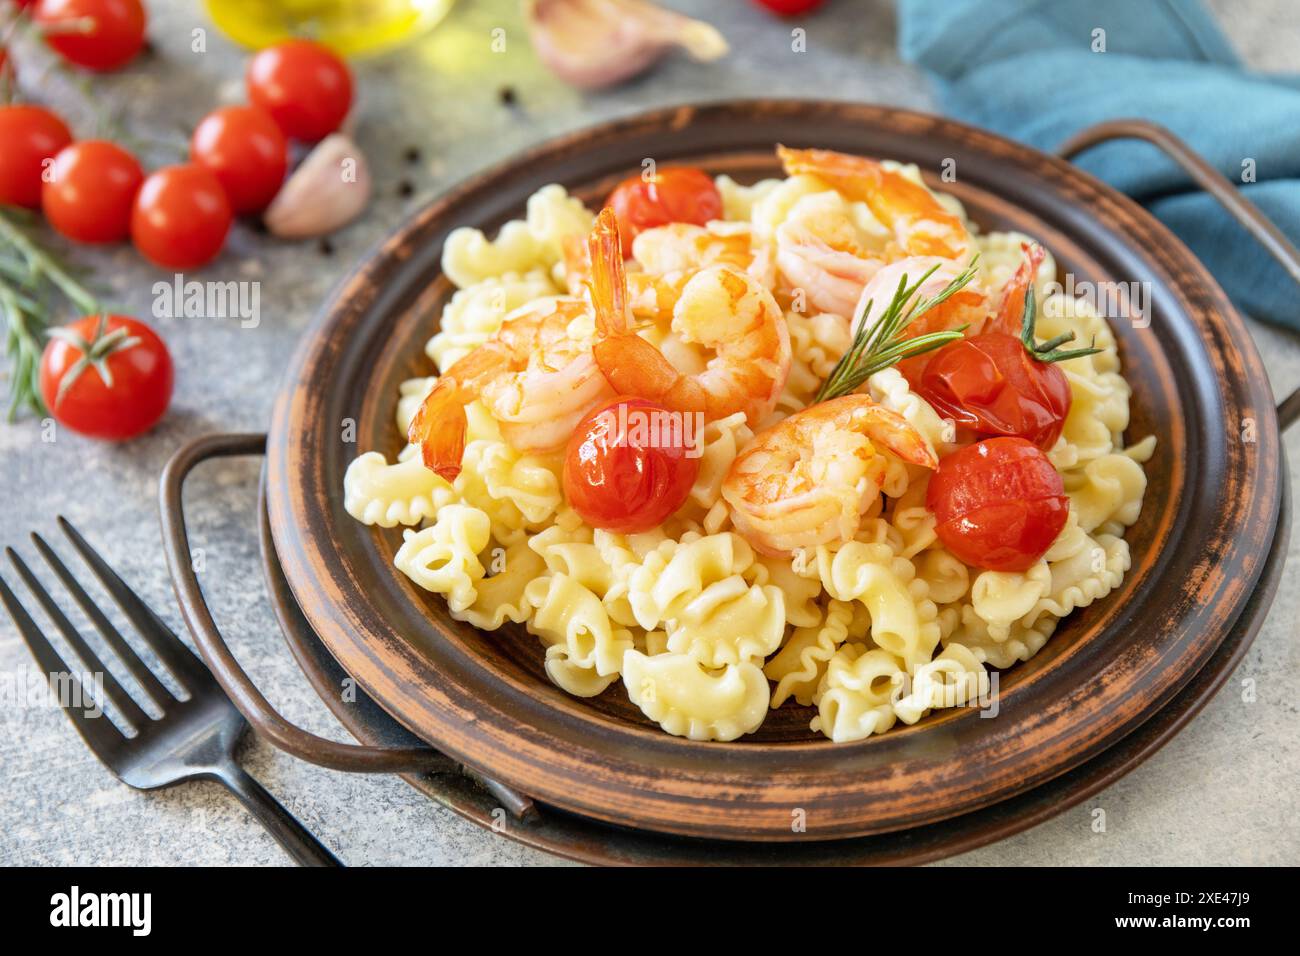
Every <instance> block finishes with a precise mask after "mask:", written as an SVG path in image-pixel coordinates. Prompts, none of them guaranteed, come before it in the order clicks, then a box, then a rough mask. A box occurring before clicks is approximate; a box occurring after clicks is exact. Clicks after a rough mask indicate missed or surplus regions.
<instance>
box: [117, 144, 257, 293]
mask: <svg viewBox="0 0 1300 956" xmlns="http://www.w3.org/2000/svg"><path fill="white" fill-rule="evenodd" d="M232 218H233V217H232V215H231V212H230V200H228V199H227V198H226V191H225V190H224V189H222V188H221V183H219V182H218V181H217V177H216V176H213V175H212V173H210V172H208V171H207V170H206V169H204V168H203V167H202V166H196V165H194V164H193V163H187V164H185V165H183V166H165V167H163V168H162V169H160V170H158V171H157V172H156V173H152V174H151V175H150V176H149V178H148V179H146V180H145V181H144V185H143V186H141V187H140V192H139V193H138V194H137V195H136V197H135V208H134V209H133V210H132V212H131V241H132V242H134V243H135V247H136V248H137V249H139V250H140V252H141V253H142V254H143V255H144V256H145V257H146V258H147V259H149V260H150V261H152V262H153V263H155V264H156V265H159V266H162V267H163V268H164V269H196V268H198V267H199V266H201V265H203V264H205V263H207V262H209V261H210V260H212V259H213V258H214V257H215V256H216V254H217V253H218V252H220V251H221V246H222V244H223V243H225V241H226V233H228V232H229V231H230V222H231V219H232Z"/></svg>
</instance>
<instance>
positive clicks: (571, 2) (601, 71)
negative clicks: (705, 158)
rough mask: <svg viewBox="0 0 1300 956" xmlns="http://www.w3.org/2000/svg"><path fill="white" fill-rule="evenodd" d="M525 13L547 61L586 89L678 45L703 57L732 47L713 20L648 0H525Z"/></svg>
mask: <svg viewBox="0 0 1300 956" xmlns="http://www.w3.org/2000/svg"><path fill="white" fill-rule="evenodd" d="M524 15H525V18H526V19H527V22H528V32H529V36H530V37H531V38H532V41H533V47H534V49H536V51H537V55H538V56H539V57H540V58H541V60H542V62H543V63H545V64H546V65H547V66H548V67H549V68H550V69H551V71H552V72H553V73H555V74H556V75H557V76H559V77H560V78H561V79H562V80H565V81H566V82H568V83H571V84H573V85H574V86H578V87H581V88H583V89H598V88H600V87H604V86H611V85H613V84H615V83H621V82H622V81H624V80H627V79H630V78H632V77H633V76H636V75H637V74H638V73H641V72H642V71H644V70H646V69H648V68H649V67H651V66H653V65H654V64H655V63H657V62H658V61H659V60H660V59H661V58H662V57H664V56H665V55H666V54H667V53H668V52H669V51H670V50H671V49H672V48H673V47H674V46H677V47H681V48H682V49H683V50H685V51H686V53H687V54H689V55H690V56H692V57H694V58H695V59H697V60H701V61H708V60H716V59H718V58H719V57H721V56H723V55H725V54H726V53H727V50H728V46H727V41H726V40H725V39H723V36H722V34H720V33H719V32H718V31H717V30H716V29H715V28H714V27H713V26H711V25H710V24H708V23H705V22H703V21H702V20H692V19H691V18H690V17H686V16H683V15H682V14H680V13H675V12H673V11H671V10H665V9H664V8H663V7H660V6H657V5H656V4H653V3H650V2H648V0H525V4H524Z"/></svg>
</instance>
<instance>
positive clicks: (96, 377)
mask: <svg viewBox="0 0 1300 956" xmlns="http://www.w3.org/2000/svg"><path fill="white" fill-rule="evenodd" d="M173 379H174V372H173V368H172V357H171V353H169V352H168V351H167V346H166V344H164V342H163V340H162V339H160V338H159V337H158V335H157V333H155V332H154V330H153V329H151V328H149V326H147V325H145V324H144V323H143V322H140V321H138V320H137V319H133V318H131V317H130V316H125V315H87V316H84V317H83V318H80V319H78V320H77V321H76V322H73V323H72V324H71V325H67V326H64V327H63V328H60V329H54V330H53V331H51V333H50V341H49V342H48V343H46V345H45V351H44V353H42V355H41V397H42V398H44V399H45V405H46V407H47V408H49V410H50V413H51V414H52V415H53V416H54V418H55V420H56V421H58V422H59V423H60V424H62V425H66V426H67V427H68V428H71V429H72V430H73V431H75V432H80V433H81V434H83V435H89V436H90V437H92V438H104V439H107V440H109V441H123V440H125V439H127V438H133V437H134V436H136V435H139V434H140V433H141V432H144V431H147V430H148V429H150V428H152V427H153V425H154V424H155V423H156V422H157V421H158V419H160V418H162V415H163V412H165V411H166V410H167V404H168V403H169V402H170V401H171V397H172V384H173Z"/></svg>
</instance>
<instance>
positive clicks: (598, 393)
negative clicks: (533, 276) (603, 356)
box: [407, 296, 613, 481]
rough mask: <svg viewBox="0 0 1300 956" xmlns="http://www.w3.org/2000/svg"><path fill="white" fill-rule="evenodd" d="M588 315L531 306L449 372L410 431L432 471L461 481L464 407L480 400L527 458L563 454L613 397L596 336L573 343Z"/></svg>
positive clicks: (564, 303) (551, 305)
mask: <svg viewBox="0 0 1300 956" xmlns="http://www.w3.org/2000/svg"><path fill="white" fill-rule="evenodd" d="M588 314H589V309H588V306H587V304H586V303H585V302H584V301H582V300H581V299H576V298H571V297H567V296H562V297H555V298H551V299H542V300H538V301H537V302H533V303H529V304H528V305H525V306H523V307H522V308H520V309H517V310H515V311H514V312H512V313H511V314H510V315H508V316H506V318H505V321H504V322H502V323H501V328H500V329H498V330H497V331H496V333H495V334H494V335H493V336H492V337H491V338H490V339H488V340H487V342H485V343H484V344H483V345H480V346H479V347H478V348H476V349H475V350H474V351H472V352H470V353H469V354H468V355H466V356H465V357H464V358H462V359H461V360H460V361H458V362H456V363H455V364H454V365H452V366H451V368H449V369H448V370H447V371H446V373H444V374H443V375H442V376H441V377H440V378H439V379H438V383H437V384H436V385H435V386H434V387H433V390H432V391H431V392H430V393H429V395H428V397H427V398H425V400H424V402H423V404H421V405H420V408H419V410H418V411H417V412H416V413H415V417H414V418H412V419H411V425H410V428H409V430H408V431H407V438H408V439H409V440H410V441H411V443H412V444H416V445H419V446H420V454H421V457H422V458H423V459H424V464H425V467H427V468H430V469H432V470H433V471H436V472H437V473H438V474H439V475H441V476H442V477H444V478H446V479H447V480H448V481H451V480H453V479H455V477H456V476H457V475H458V474H460V461H461V455H462V454H463V453H464V451H465V429H466V427H467V421H466V418H465V406H466V405H467V404H469V403H470V402H471V401H473V400H474V399H475V398H478V399H480V400H481V401H482V402H483V404H484V405H486V406H487V409H488V411H489V412H491V413H492V416H493V417H494V418H495V419H496V420H497V421H498V422H499V423H500V425H501V434H502V436H503V437H504V438H505V440H506V441H507V442H509V443H510V445H511V446H512V447H514V448H516V449H518V450H520V451H525V452H534V451H551V450H553V449H556V448H559V447H561V446H562V445H563V444H564V443H565V441H567V440H568V438H569V436H570V434H572V432H573V430H574V429H575V428H576V427H577V425H578V422H579V421H580V420H581V419H582V416H583V415H585V414H586V413H587V412H588V411H590V410H591V409H592V408H593V407H594V406H595V405H596V404H597V403H599V402H601V401H603V400H604V399H607V398H612V397H613V392H612V391H611V390H610V387H609V384H608V382H606V381H605V376H604V375H602V374H601V371H600V368H599V366H597V365H596V362H595V359H594V358H593V357H592V354H591V339H590V337H578V338H574V337H571V336H570V334H569V328H568V327H569V323H570V322H572V321H573V320H575V319H579V318H582V317H584V316H587V315H588Z"/></svg>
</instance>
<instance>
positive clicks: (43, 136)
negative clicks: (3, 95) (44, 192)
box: [0, 105, 72, 209]
mask: <svg viewBox="0 0 1300 956" xmlns="http://www.w3.org/2000/svg"><path fill="white" fill-rule="evenodd" d="M71 142H72V134H71V133H70V132H68V127H67V126H65V125H64V123H63V120H61V119H59V118H58V117H57V116H55V115H54V114H53V113H51V112H50V111H49V110H47V109H43V108H42V107H40V106H25V105H21V106H20V105H13V106H0V143H3V144H4V148H3V149H0V205H10V206H26V207H27V208H28V209H36V208H39V206H40V205H41V173H42V172H43V171H44V169H45V161H46V160H47V159H53V158H54V156H55V155H56V154H57V153H58V152H59V150H61V149H63V147H65V146H67V145H68V144H69V143H71Z"/></svg>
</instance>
